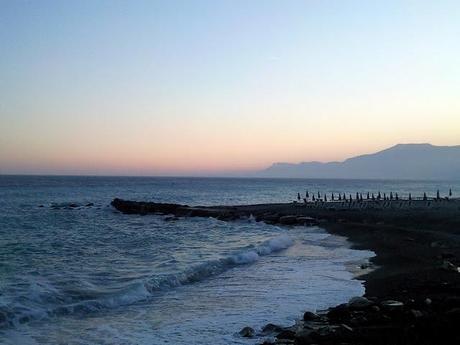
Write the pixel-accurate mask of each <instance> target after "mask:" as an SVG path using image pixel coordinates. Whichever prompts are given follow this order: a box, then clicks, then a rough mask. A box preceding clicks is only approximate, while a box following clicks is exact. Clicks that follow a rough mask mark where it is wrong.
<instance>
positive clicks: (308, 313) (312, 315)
mask: <svg viewBox="0 0 460 345" xmlns="http://www.w3.org/2000/svg"><path fill="white" fill-rule="evenodd" d="M318 319H319V316H318V314H315V313H312V312H311V311H306V312H305V313H304V314H303V320H304V321H314V320H318Z"/></svg>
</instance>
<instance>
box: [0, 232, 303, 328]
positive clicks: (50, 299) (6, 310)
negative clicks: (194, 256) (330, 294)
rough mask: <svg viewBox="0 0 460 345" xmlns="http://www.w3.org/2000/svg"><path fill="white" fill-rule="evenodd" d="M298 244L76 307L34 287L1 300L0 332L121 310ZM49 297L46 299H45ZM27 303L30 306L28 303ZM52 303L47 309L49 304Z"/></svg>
mask: <svg viewBox="0 0 460 345" xmlns="http://www.w3.org/2000/svg"><path fill="white" fill-rule="evenodd" d="M293 244H294V241H293V240H292V239H291V238H290V237H289V236H287V235H280V236H277V237H275V238H272V239H270V240H267V241H265V242H263V243H261V244H259V245H257V246H254V247H253V248H250V249H244V250H241V251H239V252H236V253H234V254H231V255H230V256H227V257H223V258H221V259H218V260H212V261H207V262H204V263H202V264H200V265H197V266H194V267H191V268H190V269H188V270H186V271H184V272H181V273H178V274H171V275H164V276H154V277H151V278H149V279H144V280H142V281H135V282H133V283H132V284H131V285H129V286H127V287H125V288H124V289H121V290H120V291H117V292H116V293H111V294H105V295H104V294H103V295H99V297H97V298H93V299H85V300H82V301H78V302H75V303H67V304H65V303H64V304H61V305H59V304H58V303H56V302H58V301H61V300H68V298H65V296H62V292H60V291H58V289H56V288H55V287H53V286H52V285H51V284H50V283H46V284H44V283H42V282H40V283H36V282H34V283H32V285H31V289H29V290H30V291H29V292H30V293H29V294H28V296H22V297H21V298H19V299H17V300H16V301H15V302H11V303H6V302H5V301H2V300H0V328H7V327H16V326H18V325H19V324H22V323H25V322H28V321H30V320H39V319H44V318H48V317H53V316H59V315H72V314H79V313H80V314H84V313H91V312H97V311H99V310H104V309H109V308H118V307H121V306H126V305H131V304H135V303H138V302H141V301H144V300H147V299H149V298H151V297H153V296H154V295H155V293H158V292H159V291H165V290H169V289H171V288H174V287H177V286H181V285H188V284H193V283H195V282H199V281H202V280H205V279H207V278H210V277H213V276H216V275H218V274H221V273H223V272H225V271H227V270H228V269H231V268H233V267H236V266H239V265H247V264H251V263H254V262H256V261H257V260H259V258H260V257H261V256H266V255H270V254H272V253H276V252H279V251H281V250H284V249H287V248H289V247H290V246H292V245H293ZM45 296H46V298H44V297H45ZM24 300H26V301H27V302H28V303H24ZM46 303H48V305H47V306H46V305H45V304H46Z"/></svg>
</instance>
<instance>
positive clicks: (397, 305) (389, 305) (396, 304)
mask: <svg viewBox="0 0 460 345" xmlns="http://www.w3.org/2000/svg"><path fill="white" fill-rule="evenodd" d="M380 305H381V306H382V307H383V308H386V309H390V310H396V309H402V308H403V307H404V303H403V302H400V301H394V300H386V301H382V302H380Z"/></svg>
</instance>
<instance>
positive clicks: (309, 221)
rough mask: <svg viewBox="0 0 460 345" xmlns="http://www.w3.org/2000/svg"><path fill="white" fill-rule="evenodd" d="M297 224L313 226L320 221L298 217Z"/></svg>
mask: <svg viewBox="0 0 460 345" xmlns="http://www.w3.org/2000/svg"><path fill="white" fill-rule="evenodd" d="M297 224H301V225H306V226H313V225H317V224H318V221H317V220H316V219H315V218H312V217H297Z"/></svg>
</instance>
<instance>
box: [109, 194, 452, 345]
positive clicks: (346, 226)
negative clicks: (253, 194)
mask: <svg viewBox="0 0 460 345" xmlns="http://www.w3.org/2000/svg"><path fill="white" fill-rule="evenodd" d="M398 202H400V201H398ZM112 205H113V206H114V207H115V208H117V209H118V210H120V211H121V212H124V213H141V214H147V213H163V214H172V215H173V216H211V217H216V218H219V219H226V220H231V219H236V218H239V217H247V216H250V215H252V216H254V217H255V218H256V219H257V220H260V221H265V222H267V223H277V224H284V225H298V224H314V223H320V225H321V227H323V228H325V229H326V230H327V231H329V232H330V233H333V234H338V235H342V236H346V237H347V238H348V239H349V240H350V241H351V242H352V243H353V246H354V247H355V248H358V249H368V250H372V251H374V252H375V253H376V256H375V257H374V258H372V259H371V262H372V263H373V264H374V265H375V267H376V269H375V270H371V271H370V272H369V273H367V274H365V275H363V276H360V278H359V279H363V280H364V281H365V288H366V293H365V297H361V298H357V299H356V300H353V301H351V302H350V303H348V304H343V305H340V306H336V307H334V308H331V309H329V310H327V311H324V312H322V313H319V314H318V315H317V314H312V313H310V312H308V311H307V312H306V313H305V317H304V321H302V322H299V324H297V325H295V326H293V327H289V328H284V329H280V328H278V327H268V330H267V332H270V331H269V329H272V332H273V335H274V339H275V340H274V342H275V343H276V344H433V345H434V344H460V331H459V330H458V325H460V273H459V270H458V266H460V201H459V200H448V201H447V200H439V201H432V202H430V203H428V202H422V201H420V202H417V203H411V205H406V206H407V207H404V206H401V205H400V204H396V203H393V204H390V205H385V206H384V207H383V206H382V207H372V206H371V205H370V204H368V205H367V206H362V205H354V206H353V207H351V205H347V204H344V205H345V206H344V207H341V206H339V205H338V204H337V203H335V204H332V203H324V205H316V207H308V206H306V205H302V204H294V203H292V204H266V205H244V206H216V207H188V206H185V205H174V204H155V203H136V202H126V201H123V200H120V199H115V200H114V201H113V203H112ZM331 205H332V206H331ZM310 206H312V205H310ZM243 333H244V332H243ZM243 335H251V332H249V333H247V334H243Z"/></svg>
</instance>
